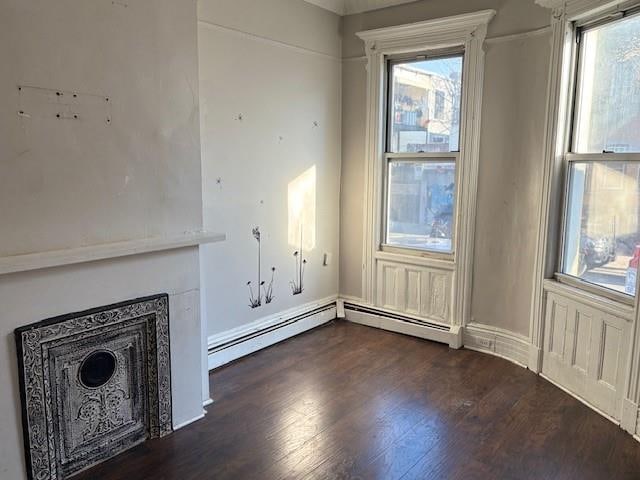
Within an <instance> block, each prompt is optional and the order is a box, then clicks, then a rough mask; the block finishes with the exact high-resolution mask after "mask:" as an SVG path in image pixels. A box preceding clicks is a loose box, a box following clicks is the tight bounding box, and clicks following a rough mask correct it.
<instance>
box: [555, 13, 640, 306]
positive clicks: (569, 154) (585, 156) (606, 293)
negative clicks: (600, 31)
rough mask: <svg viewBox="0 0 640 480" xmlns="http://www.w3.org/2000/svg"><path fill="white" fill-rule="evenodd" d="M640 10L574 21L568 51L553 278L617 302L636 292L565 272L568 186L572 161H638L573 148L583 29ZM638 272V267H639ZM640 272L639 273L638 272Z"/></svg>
mask: <svg viewBox="0 0 640 480" xmlns="http://www.w3.org/2000/svg"><path fill="white" fill-rule="evenodd" d="M638 14H640V5H636V6H634V7H632V8H630V9H627V10H626V11H622V12H615V13H611V12H609V13H608V14H606V15H604V16H599V17H591V18H586V19H584V20H582V21H580V22H574V23H573V35H574V42H573V50H572V55H571V70H570V80H569V93H570V96H569V110H568V111H567V113H566V119H567V123H566V130H565V142H564V143H565V147H564V154H563V168H562V171H563V175H564V179H563V181H564V189H563V197H562V212H561V215H560V222H561V223H560V232H559V234H560V239H559V240H560V241H559V243H558V247H559V248H558V252H557V263H556V273H555V278H556V280H558V281H559V282H561V283H565V284H567V285H571V286H574V287H577V288H580V289H582V290H584V291H586V292H589V293H593V294H597V295H600V296H602V297H604V298H609V299H611V300H615V301H618V302H620V303H625V304H632V303H633V302H634V301H635V300H634V299H635V295H628V294H625V293H622V292H618V291H616V290H613V289H610V288H607V287H604V286H601V285H598V284H595V283H591V282H588V281H586V280H583V279H581V278H579V277H575V276H573V275H570V274H566V273H564V266H565V265H564V263H565V249H566V240H567V221H568V208H569V200H570V195H569V193H570V189H571V181H572V178H571V172H572V163H574V162H580V163H584V162H634V163H635V162H640V152H631V153H615V152H602V153H579V152H575V151H574V148H575V145H576V140H577V139H576V133H577V128H576V124H577V115H578V102H579V98H580V86H581V63H580V62H581V53H582V48H583V43H582V42H581V36H582V34H583V33H584V32H586V31H588V30H589V29H591V28H597V27H600V26H602V25H605V24H607V23H611V22H615V21H617V20H620V19H622V18H625V17H628V16H632V15H638ZM639 274H640V271H639ZM639 276H640V275H639Z"/></svg>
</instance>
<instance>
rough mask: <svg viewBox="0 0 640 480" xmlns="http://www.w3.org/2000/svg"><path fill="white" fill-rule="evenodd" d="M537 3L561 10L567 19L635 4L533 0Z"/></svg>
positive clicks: (631, 0)
mask: <svg viewBox="0 0 640 480" xmlns="http://www.w3.org/2000/svg"><path fill="white" fill-rule="evenodd" d="M535 2H536V4H537V5H540V6H541V7H545V8H549V9H552V10H559V11H563V12H564V13H565V14H566V16H567V19H568V20H577V19H579V18H581V17H583V16H585V15H597V14H599V13H603V12H604V13H606V12H607V11H608V10H612V11H615V10H617V9H618V8H619V7H622V8H625V7H627V6H631V5H634V4H637V3H638V2H637V1H636V0H609V1H603V0H535Z"/></svg>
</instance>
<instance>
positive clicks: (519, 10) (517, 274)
mask: <svg viewBox="0 0 640 480" xmlns="http://www.w3.org/2000/svg"><path fill="white" fill-rule="evenodd" d="M488 8H491V9H495V10H496V11H497V15H496V17H495V18H494V19H493V20H492V22H491V23H490V24H489V29H488V34H487V39H489V40H488V43H487V45H486V47H485V50H486V63H485V80H484V100H483V112H482V126H481V145H480V147H481V152H480V161H479V165H480V166H479V191H478V199H477V202H478V203H477V226H476V238H475V252H474V270H476V274H475V275H474V284H473V294H472V295H473V301H472V309H471V310H472V311H471V315H472V317H473V318H474V319H475V321H476V322H478V323H483V324H487V325H492V326H496V327H501V328H505V329H507V330H510V331H513V332H516V333H521V334H524V335H526V334H528V328H529V315H528V312H529V309H530V302H531V297H530V296H531V278H532V271H533V260H534V259H533V256H532V255H531V253H529V254H527V253H526V252H527V251H529V252H532V251H533V247H534V246H535V229H534V226H535V225H536V223H537V219H536V215H537V210H536V205H537V203H538V201H539V200H538V198H537V196H538V191H539V182H540V177H539V175H540V171H539V170H540V169H541V167H542V154H541V145H542V140H543V129H544V105H545V98H546V97H545V95H546V82H547V72H548V62H549V54H550V46H549V37H548V35H546V36H533V37H530V38H525V39H518V40H515V41H509V42H506V43H492V40H490V39H491V38H496V37H500V36H504V35H511V34H516V33H520V32H524V31H528V30H534V29H538V28H541V27H545V26H546V25H548V24H549V14H548V10H546V9H543V8H541V7H538V6H537V5H535V4H534V2H533V0H473V1H466V0H465V1H463V0H453V1H451V0H447V1H445V0H425V1H419V2H414V3H410V4H406V5H401V6H397V7H392V8H387V9H383V10H377V11H372V12H368V13H364V14H358V15H349V16H347V17H345V18H344V24H343V33H344V39H343V55H344V57H345V62H344V70H343V88H344V95H343V156H342V197H341V224H340V228H341V244H340V249H341V251H342V252H348V255H346V254H345V255H342V257H341V259H340V293H341V294H343V295H348V296H351V297H356V298H358V297H361V295H362V275H361V271H362V215H363V212H362V202H363V185H364V184H363V173H364V147H365V123H366V71H365V67H366V60H365V59H364V58H363V55H364V46H363V43H362V41H361V40H359V39H358V38H357V37H356V36H355V33H356V32H358V31H361V30H368V29H372V28H380V27H384V26H391V25H400V24H404V23H411V22H418V21H421V20H428V19H432V18H440V17H446V16H451V15H456V14H461V13H468V12H473V11H478V10H482V9H488ZM504 297H508V298H504Z"/></svg>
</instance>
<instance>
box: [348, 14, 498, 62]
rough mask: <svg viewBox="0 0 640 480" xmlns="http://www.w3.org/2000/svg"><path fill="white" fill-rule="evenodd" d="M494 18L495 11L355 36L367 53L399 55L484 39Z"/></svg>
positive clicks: (368, 31) (380, 29) (379, 29)
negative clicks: (407, 51)
mask: <svg viewBox="0 0 640 480" xmlns="http://www.w3.org/2000/svg"><path fill="white" fill-rule="evenodd" d="M495 14H496V11H495V10H481V11H478V12H473V13H466V14H463V15H454V16H452V17H444V18H437V19H434V20H426V21H423V22H417V23H410V24H406V25H397V26H393V27H385V28H377V29H374V30H366V31H363V32H358V33H356V35H357V36H358V37H359V38H360V39H362V40H363V41H364V42H365V47H366V50H367V52H368V53H371V52H374V51H394V53H399V52H400V51H402V49H408V50H415V49H416V48H420V46H421V45H424V46H427V45H431V46H434V45H438V46H447V45H457V44H462V43H464V40H465V39H466V38H468V37H470V36H473V35H474V34H475V33H476V31H478V33H479V34H480V36H482V37H483V38H484V35H486V26H487V25H488V23H489V22H490V21H491V19H492V18H493V17H494V16H495ZM480 30H482V31H481V32H480Z"/></svg>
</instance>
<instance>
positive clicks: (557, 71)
mask: <svg viewBox="0 0 640 480" xmlns="http://www.w3.org/2000/svg"><path fill="white" fill-rule="evenodd" d="M535 1H536V3H537V4H539V5H541V6H543V7H546V8H549V9H551V33H552V37H551V61H550V68H549V84H548V85H549V88H548V92H547V115H546V123H545V138H544V163H543V181H542V189H541V192H540V193H541V202H540V209H539V230H538V238H537V243H536V251H535V264H534V279H533V292H532V296H531V317H530V334H529V336H530V342H531V348H530V350H529V362H528V367H529V368H530V369H531V370H532V371H534V372H536V373H538V372H540V371H541V369H542V346H543V342H544V326H545V319H544V313H545V300H546V294H545V291H546V290H549V289H552V288H556V287H555V286H554V285H556V284H561V283H565V284H566V285H567V286H566V287H565V288H569V289H570V290H571V291H572V292H574V295H575V296H576V298H578V297H579V298H585V299H587V301H589V302H592V303H593V304H594V305H599V306H601V307H602V308H603V309H605V310H606V309H607V308H613V309H615V310H616V311H617V310H625V309H629V308H630V306H629V303H632V304H633V308H634V310H635V315H637V313H638V311H639V309H638V300H639V297H640V296H639V295H638V294H637V293H636V295H635V298H631V297H629V296H627V295H624V294H622V293H618V292H614V291H611V290H608V289H606V288H603V287H599V286H596V285H593V284H589V283H587V282H583V281H579V282H580V283H577V282H575V279H574V278H573V277H570V278H566V277H565V278H563V275H562V274H558V271H561V268H559V266H560V265H561V263H560V262H562V259H561V257H560V254H561V252H562V250H563V245H562V241H563V239H564V231H563V228H564V227H563V226H564V201H565V200H564V199H565V198H566V193H565V192H564V187H565V186H566V185H567V184H566V183H565V182H564V177H565V175H566V172H567V162H568V160H569V159H568V158H567V157H568V152H569V141H570V139H571V138H570V134H571V129H570V125H571V124H572V121H573V117H572V115H573V98H574V97H573V94H574V91H573V90H574V87H575V72H574V69H575V67H576V61H575V58H576V42H575V35H576V26H578V25H583V24H585V23H588V22H591V21H594V20H595V19H598V18H606V17H608V16H611V15H619V12H620V11H621V10H626V9H628V8H631V7H635V6H638V5H640V0H605V1H602V0H535ZM584 155H595V156H596V157H597V156H599V155H601V154H584ZM574 158H575V157H574ZM616 158H619V159H622V158H623V157H619V156H616ZM638 287H640V282H638V285H637V287H636V288H637V289H638ZM630 299H631V300H630ZM638 332H640V329H638ZM639 341H640V339H639Z"/></svg>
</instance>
